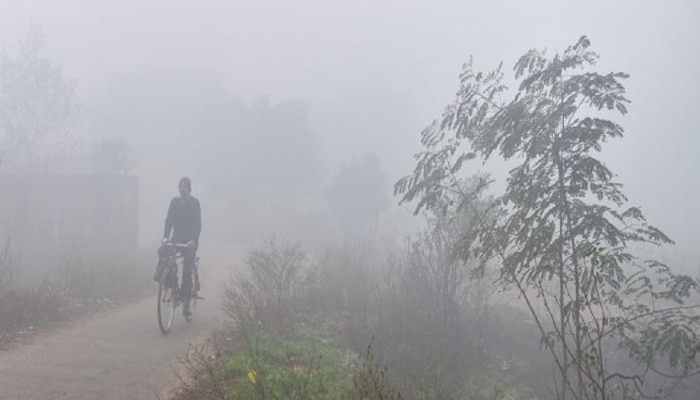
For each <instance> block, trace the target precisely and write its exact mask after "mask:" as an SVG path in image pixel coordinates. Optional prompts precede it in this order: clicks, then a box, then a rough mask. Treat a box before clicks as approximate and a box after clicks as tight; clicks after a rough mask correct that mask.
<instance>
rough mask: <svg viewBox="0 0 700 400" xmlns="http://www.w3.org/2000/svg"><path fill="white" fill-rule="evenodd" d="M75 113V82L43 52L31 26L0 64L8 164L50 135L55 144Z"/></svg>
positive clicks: (42, 145) (0, 116)
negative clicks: (17, 48)
mask: <svg viewBox="0 0 700 400" xmlns="http://www.w3.org/2000/svg"><path fill="white" fill-rule="evenodd" d="M77 112H78V104H77V97H76V94H75V85H74V83H73V82H70V81H67V80H66V79H65V78H64V77H63V74H62V71H61V68H60V67H59V66H57V65H54V64H52V63H51V61H50V60H49V59H48V58H47V57H46V56H45V54H44V35H43V34H42V32H41V30H40V29H39V28H38V27H36V26H33V27H32V28H31V29H30V31H29V33H28V34H27V36H26V37H25V39H24V40H23V41H22V42H21V43H20V49H19V52H18V54H17V55H16V56H15V57H11V56H8V55H5V56H3V58H2V62H0V139H2V141H4V142H5V146H4V147H5V154H4V161H5V162H6V163H30V162H33V161H35V160H36V157H37V155H38V154H37V153H38V152H39V150H46V147H47V146H48V145H49V141H50V140H51V139H55V138H54V137H53V136H54V135H58V141H59V143H61V142H63V141H64V136H63V135H65V134H66V133H67V132H68V131H69V129H70V128H71V126H72V123H73V122H74V119H75V117H76V115H77Z"/></svg>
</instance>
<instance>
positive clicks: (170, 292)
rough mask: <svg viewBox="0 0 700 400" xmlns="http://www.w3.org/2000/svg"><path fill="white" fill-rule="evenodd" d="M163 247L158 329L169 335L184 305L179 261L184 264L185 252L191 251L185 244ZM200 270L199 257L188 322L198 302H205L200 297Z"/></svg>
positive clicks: (187, 317)
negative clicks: (178, 271) (177, 312)
mask: <svg viewBox="0 0 700 400" xmlns="http://www.w3.org/2000/svg"><path fill="white" fill-rule="evenodd" d="M162 246H163V249H164V251H165V254H164V255H161V256H160V257H161V260H160V261H161V262H163V269H162V270H161V271H160V278H159V279H158V298H157V303H158V304H157V312H158V327H159V328H160V331H161V332H163V334H164V335H167V334H168V333H169V332H170V329H171V328H172V326H173V322H174V321H175V310H176V309H177V307H179V306H180V305H181V304H182V301H181V299H180V283H179V279H178V276H177V270H178V260H180V262H179V264H182V259H183V258H184V256H183V251H184V250H186V249H189V247H188V246H187V245H185V244H176V243H170V242H166V243H163V245H162ZM198 270H199V257H195V259H194V269H193V271H192V275H193V278H194V285H193V287H192V294H191V296H190V314H189V316H185V320H186V321H187V322H190V321H191V320H192V316H193V315H194V311H195V309H196V308H197V300H203V298H202V297H200V296H199V295H198V292H199V271H198Z"/></svg>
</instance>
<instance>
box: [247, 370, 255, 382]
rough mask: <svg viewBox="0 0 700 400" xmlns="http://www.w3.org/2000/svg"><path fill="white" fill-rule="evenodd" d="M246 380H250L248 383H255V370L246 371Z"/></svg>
mask: <svg viewBox="0 0 700 400" xmlns="http://www.w3.org/2000/svg"><path fill="white" fill-rule="evenodd" d="M248 380H249V381H250V383H252V384H253V385H255V371H253V370H250V371H248Z"/></svg>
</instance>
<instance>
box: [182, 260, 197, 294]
mask: <svg viewBox="0 0 700 400" xmlns="http://www.w3.org/2000/svg"><path fill="white" fill-rule="evenodd" d="M196 253H197V249H187V250H182V284H181V285H180V294H181V297H182V301H183V303H184V304H185V305H186V306H188V305H189V304H190V298H191V297H192V271H194V258H195V255H196Z"/></svg>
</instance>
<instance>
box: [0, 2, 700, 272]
mask: <svg viewBox="0 0 700 400" xmlns="http://www.w3.org/2000/svg"><path fill="white" fill-rule="evenodd" d="M699 15H700V5H699V4H698V3H697V2H695V1H691V0H687V1H669V2H665V3H661V2H653V3H652V2H638V1H632V0H629V1H615V2H603V1H588V2H585V4H584V3H583V2H580V3H578V2H577V3H573V2H557V1H530V2H521V1H504V2H498V3H497V4H496V2H489V1H435V2H427V1H425V2H418V1H381V2H379V1H358V2H340V1H303V2H302V1H299V2H291V1H264V2H262V1H257V2H253V1H240V2H238V1H237V2H215V1H208V2H177V1H148V2H144V1H141V2H135V1H132V2H123V1H100V2H88V1H62V2H51V1H43V2H39V1H13V0H10V1H3V2H2V3H0V49H2V51H3V52H4V53H6V54H14V53H15V52H16V51H17V49H18V43H19V42H20V41H21V40H22V38H24V37H25V36H26V35H27V32H28V31H29V30H30V27H31V26H32V24H34V25H35V26H38V27H40V28H41V30H42V32H43V34H44V36H45V40H46V47H45V54H46V56H47V57H48V58H49V59H50V60H51V61H52V62H53V63H56V64H60V65H61V66H62V73H63V76H64V77H66V78H68V79H71V80H74V81H75V82H76V85H77V86H76V90H77V97H78V100H79V103H80V104H81V112H80V116H79V121H78V123H77V124H76V126H75V128H74V129H73V130H72V134H73V135H74V138H75V140H76V143H78V144H77V145H76V146H78V147H79V146H92V145H93V144H94V143H100V142H101V143H103V144H104V145H106V146H116V147H117V148H120V146H123V149H124V154H126V155H128V158H129V161H128V163H127V164H128V165H129V166H130V170H129V171H128V172H129V173H130V174H134V175H137V176H138V177H139V182H140V184H139V193H140V209H139V220H140V233H139V236H140V242H141V244H142V245H143V246H145V247H153V246H155V243H156V242H157V240H159V238H160V236H161V234H162V222H163V218H164V217H165V212H166V207H167V204H168V202H169V200H170V198H171V197H172V196H174V195H175V194H176V188H177V180H178V178H179V177H180V176H182V175H188V176H190V177H191V178H192V180H193V194H194V195H195V196H197V197H199V198H200V201H201V202H202V207H203V218H204V228H203V234H202V242H203V246H202V249H203V252H204V253H205V254H206V246H207V243H208V242H210V243H211V242H223V243H236V244H240V245H247V244H252V243H257V242H259V241H260V240H262V239H264V238H266V237H268V236H269V235H270V234H272V233H277V234H278V235H281V236H283V237H287V238H292V239H300V240H304V242H305V243H306V244H307V245H308V246H309V247H318V248H322V247H323V246H325V245H327V244H329V242H334V241H337V240H340V239H341V238H342V237H343V236H344V235H347V234H349V233H350V232H357V231H362V230H363V229H367V226H358V221H368V223H369V225H371V226H373V227H374V228H371V229H374V230H375V231H376V230H379V231H381V232H382V235H384V236H385V237H387V238H393V237H400V236H402V235H405V234H408V233H410V232H412V231H414V230H415V227H416V224H418V223H419V222H420V221H417V220H415V219H413V218H412V217H411V210H412V209H411V208H410V207H403V208H398V207H397V206H396V203H397V199H396V198H393V197H392V196H391V186H392V185H393V183H394V182H395V181H396V180H397V179H398V178H400V177H401V176H403V175H406V174H409V173H410V172H411V170H412V168H413V165H414V163H413V160H412V155H413V154H414V153H415V152H416V151H417V150H418V149H419V145H420V141H419V134H420V131H421V130H422V129H423V128H424V127H425V126H427V125H428V124H429V123H430V122H431V121H432V120H433V119H435V118H437V117H439V116H440V114H441V112H442V109H443V108H444V106H445V104H447V103H448V102H450V101H451V100H452V98H453V95H454V92H455V91H456V89H457V87H458V74H459V71H460V67H461V65H462V63H463V62H464V61H466V60H467V59H468V57H469V56H470V55H474V57H475V65H477V66H478V68H480V69H484V70H489V69H491V68H494V67H496V66H497V65H498V63H499V62H500V61H501V60H503V61H504V62H505V64H504V65H505V68H508V69H509V68H511V66H512V65H513V63H514V62H515V60H516V59H517V57H519V56H520V55H521V54H522V53H523V52H525V51H526V50H527V49H530V48H533V47H534V48H545V47H546V48H549V49H552V50H555V49H559V50H563V48H564V47H565V46H566V45H568V44H569V43H572V42H573V41H574V40H575V39H577V38H578V37H579V36H581V35H584V34H585V35H588V37H589V38H590V39H591V41H592V43H593V46H594V48H595V49H596V51H598V52H599V54H600V55H601V56H602V57H601V60H600V62H599V64H598V66H599V70H600V71H608V70H614V71H624V72H627V73H629V74H630V75H631V78H630V79H629V80H628V81H627V82H626V86H627V89H628V95H629V98H630V99H631V100H632V104H631V105H630V108H629V109H630V113H629V114H628V116H626V117H625V118H624V119H622V120H620V122H621V124H622V125H623V127H624V128H625V130H626V136H625V138H624V139H623V140H618V141H616V142H613V143H611V144H610V146H608V147H607V148H606V150H605V153H604V156H603V158H604V159H605V160H606V161H607V163H608V165H609V166H610V168H611V169H612V170H613V171H614V172H616V173H617V174H618V180H619V181H620V182H622V183H623V184H624V185H625V190H626V193H627V194H628V196H629V198H630V201H631V203H632V204H637V205H641V206H642V209H643V210H644V212H645V213H646V216H647V217H648V219H649V220H650V221H651V223H653V224H655V225H656V226H658V227H659V228H661V229H662V230H664V231H665V232H666V233H667V234H668V235H669V236H670V237H671V238H672V239H673V240H675V241H676V243H677V246H676V247H674V248H672V249H667V250H665V251H664V253H663V255H662V256H663V257H664V258H666V259H667V261H669V262H673V263H674V264H675V265H679V266H681V267H682V268H683V269H685V270H686V271H688V272H690V271H692V272H696V271H697V268H698V267H699V266H700V265H698V264H699V261H698V260H699V259H700V249H698V246H697V245H698V243H700V235H699V234H698V230H697V225H698V222H700V217H698V215H699V214H700V203H699V202H698V195H699V194H700V177H698V174H697V169H698V168H697V165H698V163H697V161H696V155H697V154H698V152H699V151H700V138H698V134H697V133H698V128H697V124H696V122H695V119H696V116H695V113H694V111H695V109H696V108H697V105H698V104H700V92H699V89H700V77H698V74H697V72H696V71H697V67H696V66H697V65H698V62H700V55H698V52H697V49H698V48H700V35H699V34H698V28H697V25H696V20H697V16H699ZM110 143H111V144H110ZM112 150H114V149H112ZM117 152H118V151H117ZM108 153H109V154H114V151H111V152H108ZM74 161H75V160H74ZM77 164H78V163H75V164H73V163H70V162H69V163H64V164H61V165H59V164H56V165H51V166H50V167H47V169H48V172H64V173H74V172H76V171H79V170H80V168H79V167H76V165H77ZM488 167H489V170H490V172H492V173H494V174H496V175H497V176H503V175H504V172H505V167H504V166H501V165H489V166H488ZM353 171H354V172H353ZM338 182H340V183H338ZM358 182H359V183H358ZM356 187H360V188H362V190H363V191H364V190H366V192H362V191H361V192H360V193H373V194H376V193H381V192H383V193H385V195H386V196H377V197H376V198H371V199H368V198H367V196H359V198H356V199H353V198H351V197H350V196H351V195H352V194H353V193H357V192H358V191H357V190H353V188H356ZM368 188H370V189H368ZM0 190H2V189H0ZM363 202H366V204H368V206H367V209H363V208H362V207H358V206H357V205H358V204H360V203H362V204H365V203H363ZM349 208H350V209H352V213H350V214H348V213H347V210H348V209H349ZM292 210H293V212H290V211H292ZM375 211H381V213H375ZM375 214H376V215H375Z"/></svg>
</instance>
